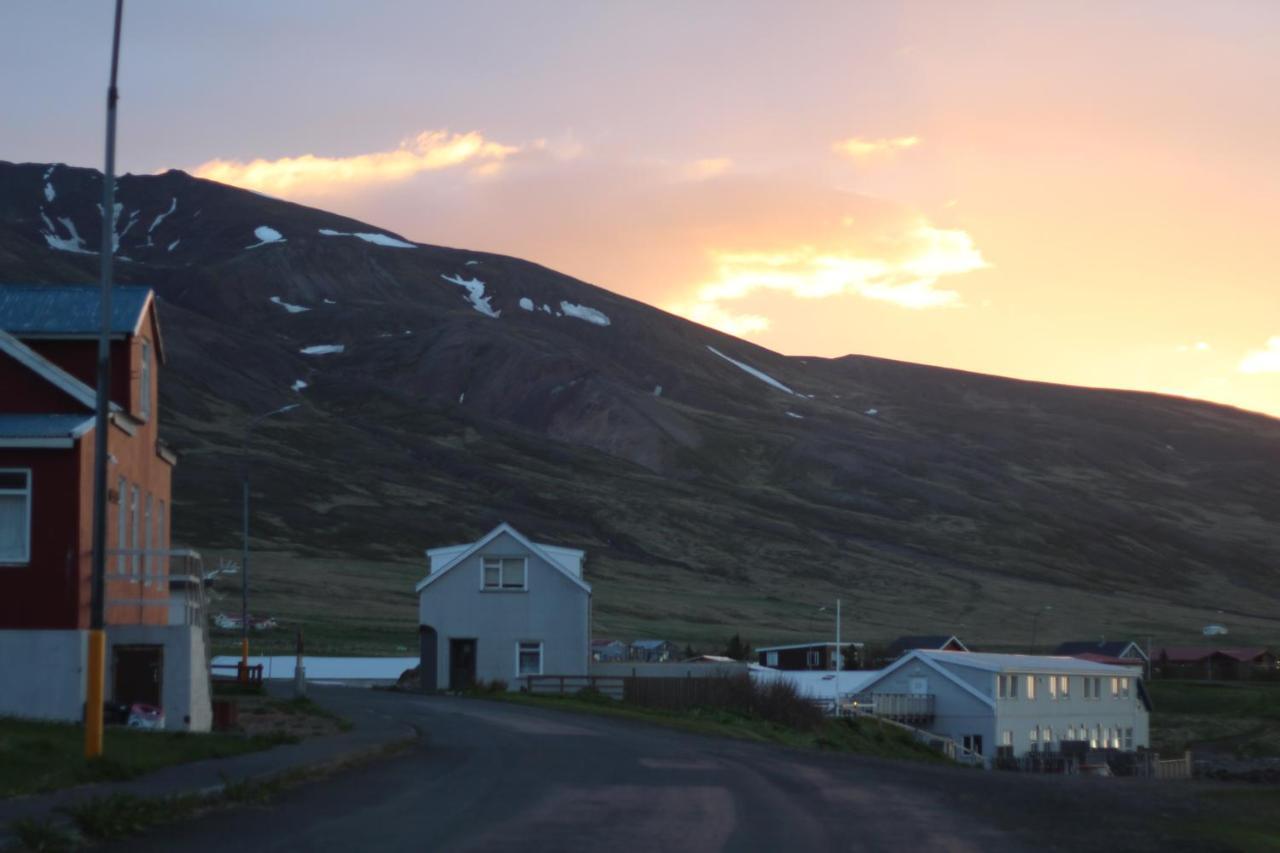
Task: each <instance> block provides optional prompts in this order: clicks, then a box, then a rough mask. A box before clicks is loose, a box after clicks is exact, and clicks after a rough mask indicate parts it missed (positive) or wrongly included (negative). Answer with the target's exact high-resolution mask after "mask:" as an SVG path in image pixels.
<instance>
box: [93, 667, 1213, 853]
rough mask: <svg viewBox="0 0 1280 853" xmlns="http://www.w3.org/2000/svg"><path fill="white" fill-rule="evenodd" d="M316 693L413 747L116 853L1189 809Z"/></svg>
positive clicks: (850, 840)
mask: <svg viewBox="0 0 1280 853" xmlns="http://www.w3.org/2000/svg"><path fill="white" fill-rule="evenodd" d="M313 695H314V696H315V697H316V698H317V699H318V700H319V701H321V702H322V703H323V704H325V705H326V706H328V707H331V708H333V709H334V710H336V711H338V712H339V713H344V714H347V715H349V716H351V717H353V718H357V719H374V720H381V721H383V722H384V723H385V724H388V725H393V724H396V725H398V724H400V723H405V722H407V723H410V724H412V725H414V726H416V727H417V728H418V729H419V730H420V731H421V732H422V735H423V737H422V742H421V744H420V745H418V746H417V747H415V748H413V749H412V750H410V751H409V752H407V753H404V754H402V755H400V756H397V757H395V758H392V759H389V760H386V761H382V762H378V763H375V764H371V765H367V766H364V767H360V768H358V769H355V770H352V771H349V772H346V773H342V774H339V775H336V776H333V777H331V778H327V779H323V780H320V781H316V782H311V783H307V784H303V785H301V786H299V787H297V788H295V789H292V790H290V791H288V792H286V793H285V794H283V795H281V796H280V797H279V798H278V799H276V800H275V801H274V802H273V803H272V804H271V805H269V806H266V807H256V808H242V809H237V810H232V811H223V812H217V813H214V814H211V815H208V816H206V817H204V818H200V819H197V820H195V821H192V822H189V823H184V824H179V825H175V826H171V827H166V828H163V829H160V830H157V831H155V832H153V833H151V834H149V835H147V836H145V837H142V838H135V839H131V840H130V841H129V842H128V843H127V844H122V845H119V847H118V848H117V849H120V850H126V849H127V850H176V849H181V850H189V851H210V853H213V851H217V853H226V851H228V850H233V851H235V853H249V851H295V850H315V851H326V850H334V851H338V850H341V851H350V850H377V851H400V850H412V851H423V850H428V851H453V850H457V851H490V850H520V851H566V850H591V851H597V853H601V852H602V853H622V851H632V850H636V851H640V850H645V851H649V850H656V851H662V853H677V851H716V850H730V851H739V850H741V851H789V850H804V851H820V850H859V851H862V850H866V851H880V850H884V851H895V853H900V851H930V850H937V851H1013V850H1034V851H1046V850H1078V849H1079V850H1091V851H1097V850H1102V849H1105V850H1143V849H1151V850H1157V849H1158V850H1162V851H1167V850H1175V849H1179V846H1180V845H1179V844H1178V841H1177V839H1176V838H1174V839H1169V838H1163V839H1161V838H1158V837H1156V836H1155V835H1153V834H1152V833H1153V829H1154V828H1156V827H1161V826H1168V825H1169V819H1170V818H1175V819H1176V818H1177V817H1179V816H1180V815H1181V814H1184V813H1185V812H1186V810H1187V809H1190V808H1193V807H1194V797H1193V796H1192V794H1191V793H1190V792H1188V790H1187V783H1183V784H1182V785H1181V786H1171V785H1170V784H1168V783H1165V784H1164V785H1163V786H1159V785H1156V783H1152V782H1148V781H1145V780H1102V779H1082V778H1074V777H1072V778H1064V777H1036V776H1026V775H1019V774H1007V773H985V772H982V771H977V770H968V769H962V768H953V767H943V766H932V765H922V764H917V763H911V762H895V761H887V760H879V759H872V758H864V757H860V756H848V755H838V754H833V753H822V752H812V751H802V750H794V749H788V748H784V747H778V746H772V745H764V744H754V743H746V742H742V741H736V740H730V739H724V738H714V737H705V736H700V735H693V734H686V733H683V732H678V731H673V730H670V729H664V728H659V727H656V726H648V725H644V724H636V723H633V722H628V721H620V720H614V719H610V718H606V717H596V716H587V715H579V714H570V713H564V712H559V711H555V710H547V709H542V708H529V707H525V706H519V705H508V704H503V703H500V702H491V701H485V700H480V699H463V698H453V697H423V696H414V695H408V694H395V693H388V692H381V691H371V690H357V689H343V688H324V689H315V690H313ZM109 849H110V848H109ZM1184 849H1188V850H1190V849H1204V848H1203V847H1202V846H1195V845H1192V844H1187V846H1186V847H1185V848H1184Z"/></svg>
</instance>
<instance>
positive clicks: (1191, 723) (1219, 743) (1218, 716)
mask: <svg viewBox="0 0 1280 853" xmlns="http://www.w3.org/2000/svg"><path fill="white" fill-rule="evenodd" d="M1147 686H1148V688H1149V689H1150V691H1151V701H1152V704H1153V711H1152V714H1151V745H1152V748H1153V749H1155V750H1157V751H1159V752H1164V753H1170V754H1172V753H1179V752H1182V751H1183V750H1184V749H1188V748H1190V747H1192V746H1194V747H1195V749H1196V751H1216V752H1221V753H1225V754H1229V755H1233V756H1237V757H1241V758H1252V757H1262V756H1280V682H1265V681H1179V680H1167V681H1166V680H1161V679H1156V680H1154V681H1151V682H1149V683H1148V685H1147Z"/></svg>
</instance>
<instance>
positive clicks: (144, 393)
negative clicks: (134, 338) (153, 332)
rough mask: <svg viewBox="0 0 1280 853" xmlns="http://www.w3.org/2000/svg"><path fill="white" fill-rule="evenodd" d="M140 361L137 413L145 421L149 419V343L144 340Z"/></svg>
mask: <svg viewBox="0 0 1280 853" xmlns="http://www.w3.org/2000/svg"><path fill="white" fill-rule="evenodd" d="M140 360H141V362H142V375H141V376H140V377H139V383H138V386H139V387H138V413H139V414H141V415H142V419H143V420H144V421H145V420H146V419H147V418H149V417H151V343H150V341H147V340H145V339H144V340H143V341H142V347H141V353H140Z"/></svg>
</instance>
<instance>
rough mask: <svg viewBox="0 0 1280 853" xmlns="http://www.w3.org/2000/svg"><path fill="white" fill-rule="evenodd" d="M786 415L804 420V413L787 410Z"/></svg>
mask: <svg viewBox="0 0 1280 853" xmlns="http://www.w3.org/2000/svg"><path fill="white" fill-rule="evenodd" d="M787 417H789V418H795V419H797V420H801V421H802V420H804V415H797V414H796V413H795V412H787Z"/></svg>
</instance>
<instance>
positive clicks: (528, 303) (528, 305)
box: [520, 296, 533, 311]
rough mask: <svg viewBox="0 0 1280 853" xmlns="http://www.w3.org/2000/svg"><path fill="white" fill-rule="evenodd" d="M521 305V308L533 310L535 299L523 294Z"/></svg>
mask: <svg viewBox="0 0 1280 853" xmlns="http://www.w3.org/2000/svg"><path fill="white" fill-rule="evenodd" d="M520 307H521V308H523V309H524V310H526V311H532V310H533V300H532V299H530V298H529V297H527V296H521V297H520Z"/></svg>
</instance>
